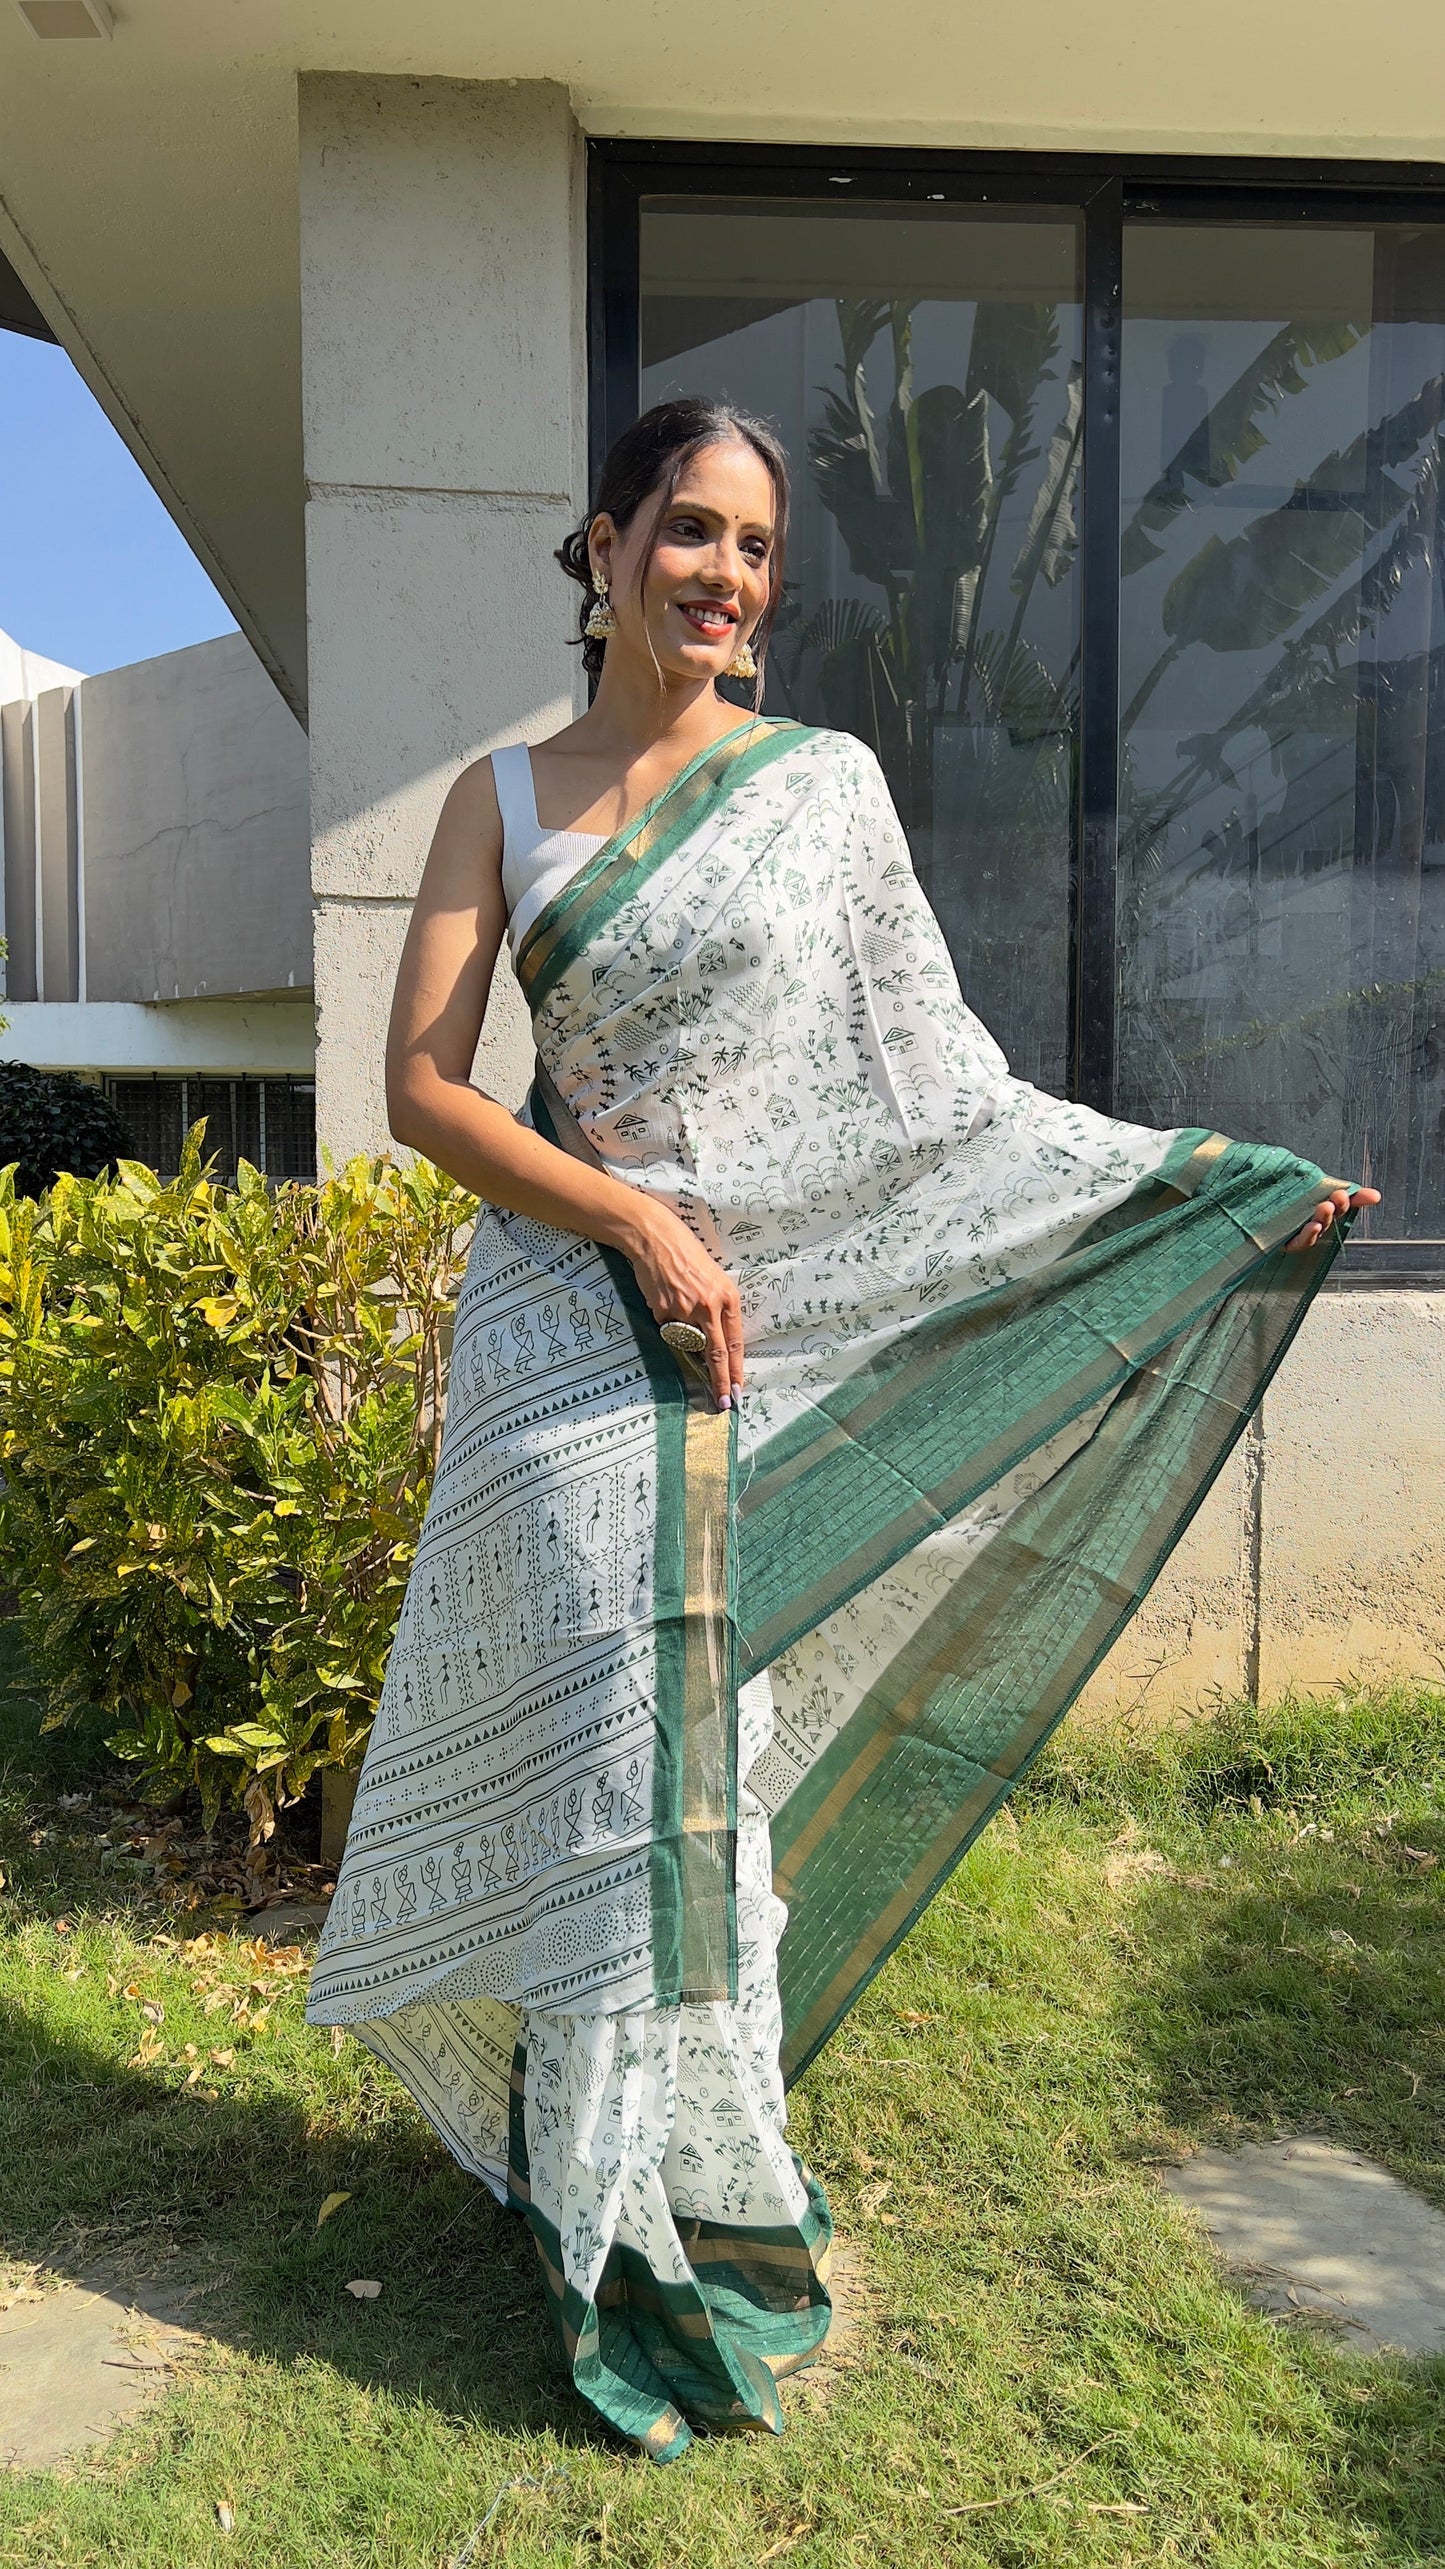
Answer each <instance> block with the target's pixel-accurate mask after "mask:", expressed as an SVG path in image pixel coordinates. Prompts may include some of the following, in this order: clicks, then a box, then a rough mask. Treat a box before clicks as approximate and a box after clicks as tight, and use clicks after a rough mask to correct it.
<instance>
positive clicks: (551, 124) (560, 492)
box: [300, 77, 585, 1156]
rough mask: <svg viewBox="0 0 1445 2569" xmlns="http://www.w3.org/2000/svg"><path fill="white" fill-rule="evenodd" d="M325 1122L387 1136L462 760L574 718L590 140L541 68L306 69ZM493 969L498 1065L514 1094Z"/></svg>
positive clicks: (516, 1065)
mask: <svg viewBox="0 0 1445 2569" xmlns="http://www.w3.org/2000/svg"><path fill="white" fill-rule="evenodd" d="M300 152H301V308H302V359H303V387H304V442H305V458H306V477H307V491H308V503H307V529H306V588H307V657H308V667H309V671H310V739H311V803H312V832H313V836H312V883H313V888H314V894H315V912H316V1004H317V1060H316V1078H317V1127H318V1132H319V1134H320V1136H321V1138H322V1140H323V1141H324V1142H326V1143H328V1144H329V1145H330V1146H331V1148H332V1149H333V1150H334V1151H335V1152H336V1153H337V1154H338V1156H341V1155H343V1154H344V1153H346V1152H348V1151H352V1150H357V1149H374V1148H377V1147H379V1146H380V1145H381V1144H382V1143H384V1141H385V1139H386V1116H385V1105H384V1097H383V1088H382V1046H383V1039H384V1035H385V1029H386V1016H387V1009H388V1006H389V1002H390V996H391V984H392V980H393V978H394V975H395V970H396V963H397V959H398V956H399V954H400V950H401V943H402V938H403V936H404V934H405V930H406V922H407V915H408V909H409V905H410V902H411V899H412V897H413V895H414V893H415V891H416V886H417V882H418V880H419V877H420V873H421V868H422V864H423V862H424V859H425V855H426V850H427V845H428V842H429V839H430V836H431V831H432V828H433V825H434V823H435V820H436V816H437V813H438V811H439V810H440V807H441V804H442V801H443V798H444V796H445V794H446V791H447V788H448V786H449V785H450V784H451V782H452V780H453V778H454V777H455V776H456V775H457V774H458V773H459V771H460V770H461V768H462V767H463V766H465V765H466V764H467V763H468V761H469V760H471V759H473V758H475V757H477V756H478V755H479V754H480V753H482V752H483V751H485V750H488V749H491V748H493V747H495V746H496V745H497V744H498V743H500V742H503V741H507V740H515V739H517V738H519V737H522V736H525V737H527V738H529V739H539V738H541V737H543V736H544V735H545V734H546V733H547V732H549V731H554V730H556V729H557V727H558V726H559V725H560V724H562V723H564V722H567V721H569V720H570V719H571V716H572V712H573V710H574V703H575V701H576V698H575V691H576V689H577V686H578V683H579V677H580V672H579V669H578V655H577V653H576V652H575V651H571V652H569V651H568V649H567V647H566V636H567V631H568V623H569V592H568V586H567V583H566V582H565V581H564V580H563V578H562V576H561V574H560V572H559V571H557V569H556V568H555V566H554V565H553V562H552V552H553V548H554V547H555V546H556V545H557V544H558V543H559V541H560V540H561V537H562V536H563V534H564V533H565V532H566V530H567V528H568V527H569V526H570V525H571V524H572V523H573V521H574V519H575V517H576V516H577V514H578V513H579V511H580V508H581V505H582V501H583V496H584V490H583V481H584V461H585V447H584V421H585V381H584V373H583V329H582V273H581V251H582V239H583V221H582V158H581V146H580V138H579V136H578V134H577V131H576V128H575V126H574V125H573V122H572V118H571V114H570V111H569V108H568V104H567V99H566V96H565V93H564V92H563V91H562V90H561V89H558V88H553V87H550V86H547V85H542V84H538V85H535V86H524V85H517V84H510V83H501V84H497V85H495V86H492V85H488V84H471V85H464V84H460V83H452V82H446V81H428V80H424V81H411V80H381V81H377V80H363V79H350V78H335V77H327V78H315V79H303V81H302V83H301V93H300ZM529 1059H530V1046H529V1042H528V1037H527V1028H526V1016H525V1011H524V1010H523V1008H522V1003H521V999H520V996H519V994H518V992H517V990H516V985H515V983H514V982H513V980H512V977H511V973H510V970H509V969H508V967H507V966H506V965H505V963H503V965H502V966H501V967H499V973H498V986H497V988H496V990H495V991H494V994H493V1003H492V1007H491V1009H490V1010H489V1012H488V1022H487V1027H486V1030H485V1032H484V1035H483V1041H482V1047H481V1050H480V1052H479V1055H478V1061H477V1069H476V1076H477V1077H478V1079H479V1080H481V1081H482V1082H483V1083H484V1084H485V1085H488V1086H491V1087H493V1088H494V1089H496V1090H497V1092H498V1093H500V1094H502V1095H503V1096H505V1098H506V1099H507V1101H508V1102H509V1103H515V1102H517V1100H518V1099H519V1098H520V1096H521V1093H522V1090H523V1088H524V1086H525V1082H526V1075H527V1063H528V1061H529Z"/></svg>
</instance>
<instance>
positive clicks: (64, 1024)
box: [0, 992, 316, 1079]
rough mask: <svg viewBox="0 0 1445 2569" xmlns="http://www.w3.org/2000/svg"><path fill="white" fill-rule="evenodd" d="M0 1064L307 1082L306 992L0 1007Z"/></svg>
mask: <svg viewBox="0 0 1445 2569" xmlns="http://www.w3.org/2000/svg"><path fill="white" fill-rule="evenodd" d="M5 1016H6V1019H7V1023H6V1024H5V1025H4V1026H3V1027H0V1061H23V1062H29V1063H30V1064H31V1065H32V1067H33V1068H34V1069H36V1070H75V1071H104V1072H107V1073H112V1074H114V1075H115V1076H116V1077H122V1076H124V1075H125V1074H127V1073H133V1072H138V1071H197V1072H208V1073H214V1074H215V1076H216V1077H217V1078H220V1079H227V1078H243V1077H255V1076H257V1075H258V1074H260V1073H262V1072H265V1073H267V1074H269V1075H271V1076H273V1077H284V1076H286V1075H287V1074H291V1075H297V1074H299V1075H300V1076H302V1077H305V1076H307V1075H308V1074H309V1073H310V1072H311V1071H312V1069H313V1068H314V1065H315V1059H316V1041H315V1014H314V1011H313V1009H312V1006H311V999H310V994H309V992H304V993H299V994H298V995H297V996H296V997H294V998H286V999H171V1000H167V1001H164V1002H163V1003H162V1004H161V1005H160V1006H159V1007H154V1006H146V1005H143V1004H141V1003H140V1002H138V1001H135V1000H125V999H80V1000H46V999H38V1000H31V1001H28V1002H27V1001H22V1002H21V1004H20V1005H19V1006H18V1007H17V1006H16V1005H15V1004H14V1003H13V1002H11V1001H9V1000H7V1002H6V1005H5Z"/></svg>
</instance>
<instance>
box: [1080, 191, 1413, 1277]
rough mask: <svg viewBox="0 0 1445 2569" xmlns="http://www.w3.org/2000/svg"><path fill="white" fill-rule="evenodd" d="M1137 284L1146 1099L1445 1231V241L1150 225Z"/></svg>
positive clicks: (1127, 907)
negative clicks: (1298, 1158)
mask: <svg viewBox="0 0 1445 2569" xmlns="http://www.w3.org/2000/svg"><path fill="white" fill-rule="evenodd" d="M1123 276H1124V322H1123V357H1122V395H1121V484H1122V500H1123V514H1122V522H1123V537H1122V549H1121V556H1120V593H1119V594H1120V676H1121V686H1120V703H1121V708H1122V714H1121V726H1120V764H1119V867H1118V912H1117V928H1118V993H1119V1018H1118V1067H1117V1097H1118V1103H1119V1107H1120V1109H1121V1111H1122V1112H1123V1113H1125V1114H1129V1115H1134V1116H1137V1117H1139V1118H1140V1119H1141V1120H1142V1121H1147V1122H1152V1123H1174V1122H1189V1123H1202V1124H1214V1125H1217V1126H1218V1127H1219V1128H1220V1129H1221V1130H1223V1131H1225V1132H1228V1133H1232V1134H1237V1135H1241V1136H1243V1137H1246V1138H1256V1139H1260V1140H1265V1139H1270V1140H1279V1141H1286V1142H1288V1143H1290V1144H1291V1145H1293V1146H1294V1147H1296V1148H1298V1149H1300V1150H1302V1151H1305V1152H1307V1153H1309V1154H1310V1155H1311V1156H1312V1157H1313V1158H1315V1159H1317V1160H1318V1161H1320V1162H1321V1163H1322V1164H1323V1165H1324V1166H1325V1167H1326V1168H1327V1169H1329V1170H1331V1171H1337V1172H1339V1173H1341V1174H1343V1175H1347V1176H1351V1177H1358V1178H1362V1179H1367V1180H1369V1181H1370V1182H1371V1183H1373V1184H1375V1185H1377V1186H1379V1187H1381V1188H1382V1189H1383V1190H1384V1194H1385V1204H1384V1206H1383V1207H1382V1209H1381V1212H1380V1214H1379V1215H1378V1216H1376V1217H1375V1226H1376V1228H1377V1229H1379V1230H1381V1231H1382V1232H1384V1233H1386V1234H1387V1235H1389V1236H1391V1237H1393V1238H1396V1239H1404V1240H1420V1239H1429V1238H1436V1239H1438V1238H1439V1237H1440V1236H1441V1235H1442V1234H1445V1043H1442V1033H1441V1029H1442V1011H1445V612H1442V604H1445V602H1442V596H1441V578H1442V567H1445V565H1442V552H1441V532H1442V530H1441V468H1442V460H1445V451H1442V434H1445V228H1436V227H1434V226H1431V225H1420V224H1405V223H1370V222H1360V223H1354V224H1351V223H1341V222H1338V221H1293V222H1279V223H1267V222H1258V221H1219V222H1212V221H1211V222H1200V221H1195V220H1191V221H1187V222H1169V221H1157V220H1156V221H1140V222H1135V223H1129V224H1126V226H1125V232H1124V245H1123ZM1368 1227H1369V1226H1368V1225H1363V1226H1362V1228H1363V1229H1368Z"/></svg>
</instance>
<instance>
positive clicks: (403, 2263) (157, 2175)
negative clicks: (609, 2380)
mask: <svg viewBox="0 0 1445 2569" xmlns="http://www.w3.org/2000/svg"><path fill="white" fill-rule="evenodd" d="M390 2103H391V2099H390V2098H388V2099H387V2100H386V2104H387V2106H388V2107H389V2106H390ZM409 2124H410V2118H409V2116H398V2115H395V2114H393V2113H391V2112H389V2111H387V2112H380V2113H378V2116H377V2119H376V2121H375V2123H374V2124H372V2125H370V2126H369V2127H368V2126H366V2125H364V2124H363V2125H362V2126H361V2128H360V2129H356V2128H353V2129H352V2130H350V2131H349V2132H347V2133H346V2134H344V2135H341V2134H337V2135H335V2136H328V2135H327V2133H326V2132H325V2130H324V2126H323V2128H321V2129H318V2128H317V2121H316V2118H315V2116H314V2115H313V2116H311V2117H308V2116H307V2115H306V2114H305V2113H303V2111H302V2110H301V2108H300V2106H299V2104H297V2105H292V2104H290V2103H289V2102H287V2101H286V2100H285V2099H284V2098H283V2097H280V2096H277V2095H269V2096H259V2097H258V2096H257V2095H256V2094H255V2093H254V2091H253V2092H251V2093H250V2094H238V2095H236V2096H225V2095H222V2096H220V2097H218V2098H217V2099H216V2101H215V2102H214V2103H211V2102H207V2101H206V2100H205V2099H204V2098H203V2097H202V2096H200V2095H199V2094H198V2093H196V2092H195V2091H189V2092H188V2091H186V2090H177V2089H175V2088H174V2087H164V2086H161V2085H159V2084H158V2083H157V2081H156V2080H155V2079H154V2078H153V2077H152V2076H150V2075H148V2074H146V2073H144V2072H142V2071H137V2070H135V2069H131V2068H127V2067H123V2066H120V2065H118V2064H117V2062H116V2060H115V2059H114V2057H113V2056H111V2055H109V2054H108V2053H107V2052H106V2051H105V2050H104V2049H103V2048H102V2047H100V2046H99V2045H96V2044H91V2043H88V2042H86V2041H84V2040H83V2039H81V2038H79V2037H77V2036H76V2035H75V2034H73V2033H68V2032H66V2033H62V2032H58V2031H57V2030H56V2029H55V2028H54V2027H53V2026H51V2025H49V2024H47V2023H46V2022H45V2021H44V2020H43V2019H42V2018H41V2017H40V2016H39V2015H38V2014H36V2013H35V2012H34V2011H22V2010H7V2013H6V2019H5V2022H4V2025H3V2029H0V2237H3V2241H4V2245H5V2249H6V2252H7V2253H8V2254H10V2255H11V2256H13V2257H15V2258H17V2259H26V2258H34V2259H37V2260H40V2261H42V2262H43V2263H44V2265H45V2267H46V2269H47V2270H48V2271H49V2272H51V2273H54V2274H59V2275H63V2276H66V2277H67V2278H69V2279H72V2280H75V2281H82V2280H83V2281H86V2282H91V2283H97V2282H98V2283H102V2284H116V2283H126V2284H130V2283H133V2282H136V2281H138V2280H140V2279H141V2278H145V2279H147V2280H152V2279H153V2280H158V2281H161V2282H163V2283H164V2284H165V2286H166V2287H167V2288H168V2289H169V2290H172V2291H174V2290H176V2289H178V2288H179V2289H182V2290H184V2289H186V2288H188V2287H194V2288H195V2296H196V2297H195V2299H194V2300H193V2301H192V2302H191V2304H190V2320H191V2324H193V2325H195V2326H196V2327H198V2328H200V2329H201V2330H202V2331H203V2332H204V2334H205V2335H206V2336H207V2337H209V2338H211V2339H213V2340H214V2341H216V2342H218V2343H221V2344H230V2345H233V2346H236V2347H239V2348H243V2349H245V2350H246V2351H247V2352H248V2353H249V2354H252V2355H257V2356H262V2357H265V2358H269V2359H271V2360H274V2361H275V2362H277V2363H280V2364H285V2365H297V2364H303V2363H316V2364H323V2365H329V2366H332V2367H334V2368H335V2369H336V2370H337V2371H339V2372H340V2373H342V2374H344V2375H345V2376H347V2377H348V2378H349V2379H350V2380H351V2381H353V2382H354V2383H356V2384H357V2385H359V2386H361V2387H364V2388H371V2389H378V2388H384V2389H385V2390H386V2391H387V2392H388V2393H389V2394H390V2395H391V2396H392V2397H393V2398H397V2399H401V2400H416V2401H421V2402H425V2403H426V2404H427V2405H428V2406H429V2407H431V2408H433V2409H435V2410H439V2411H440V2412H442V2413H443V2414H445V2415H447V2416H449V2417H451V2418H453V2419H455V2420H457V2421H459V2422H463V2421H465V2422H475V2423H484V2424H486V2425H488V2426H490V2427H493V2428H495V2429H498V2430H501V2431H504V2432H508V2433H515V2432H518V2431H526V2430H528V2429H534V2430H535V2429H540V2428H542V2427H544V2426H545V2427H549V2428H550V2429H551V2430H552V2431H553V2432H554V2433H560V2434H562V2435H563V2436H570V2437H573V2438H575V2437H577V2436H579V2435H587V2432H588V2427H587V2417H588V2413H587V2412H586V2411H585V2410H584V2409H583V2408H582V2406H581V2404H580V2403H579V2402H578V2401H577V2399H576V2397H575V2395H574V2394H573V2392H572V2390H571V2386H570V2383H569V2381H568V2378H567V2374H566V2371H565V2367H564V2366H563V2363H562V2359H561V2356H560V2354H559V2352H558V2350H557V2347H556V2343H555V2340H554V2338H553V2335H552V2330H551V2325H550V2322H549V2320H548V2318H547V2315H546V2310H545V2306H544V2303H543V2299H542V2290H541V2282H540V2277H539V2274H538V2269H537V2259H536V2252H535V2249H534V2247H533V2245H532V2241H531V2238H530V2236H529V2234H528V2233H527V2232H526V2231H525V2229H524V2228H523V2225H522V2223H521V2222H520V2221H519V2220H518V2219H517V2217H516V2216H515V2215H514V2214H512V2213H509V2212H506V2211H504V2210H503V2209H502V2207H501V2206H500V2205H498V2204H496V2203H495V2202H493V2200H492V2198H491V2196H490V2195H489V2194H488V2193H487V2192H486V2190H485V2189H484V2188H483V2187H481V2186H479V2185H477V2184H476V2183H475V2182H474V2181H473V2180H471V2179H470V2178H468V2177H466V2176H464V2175H463V2174H462V2172H461V2171H460V2170H459V2169H457V2168H455V2167H453V2166H452V2164H451V2163H450V2161H447V2160H444V2159H442V2158H441V2157H440V2155H439V2152H438V2148H437V2145H436V2144H435V2143H434V2142H432V2141H431V2140H430V2139H429V2138H428V2137H427V2135H426V2134H425V2133H424V2132H422V2131H421V2130H420V2129H418V2128H415V2127H411V2128H408V2126H409ZM333 2192H346V2193H349V2194H350V2196H351V2198H352V2199H351V2201H350V2202H349V2203H348V2204H347V2205H346V2207H345V2210H344V2214H343V2215H342V2216H341V2217H336V2218H333V2219H331V2220H329V2221H328V2222H327V2223H326V2224H325V2226H324V2227H322V2228H320V2229H318V2227H317V2220H316V2216H317V2211H318V2208H319V2206H320V2204H321V2203H322V2201H323V2200H324V2198H325V2197H326V2196H327V2195H328V2194H330V2193H333ZM358 2277H360V2278H370V2279H375V2280H377V2281H380V2282H381V2284H382V2287H383V2290H382V2294H381V2297H380V2298H379V2299H378V2300H375V2301H359V2300H357V2299H356V2298H354V2297H353V2296H351V2295H349V2294H348V2293H347V2291H346V2289H345V2287H346V2285H347V2283H348V2282H350V2281H352V2280H353V2279H355V2278H358ZM589 2440H592V2439H590V2438H589ZM602 2440H603V2441H604V2442H605V2441H606V2440H607V2439H606V2438H603V2439H602Z"/></svg>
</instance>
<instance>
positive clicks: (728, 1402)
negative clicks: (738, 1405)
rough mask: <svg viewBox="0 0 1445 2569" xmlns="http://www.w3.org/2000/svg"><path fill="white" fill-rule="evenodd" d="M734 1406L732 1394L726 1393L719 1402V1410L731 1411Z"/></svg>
mask: <svg viewBox="0 0 1445 2569" xmlns="http://www.w3.org/2000/svg"><path fill="white" fill-rule="evenodd" d="M732 1405H733V1404H732V1394H731V1393H730V1392H724V1393H723V1394H722V1397H721V1398H720V1400H719V1402H718V1407H719V1409H731V1408H732Z"/></svg>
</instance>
